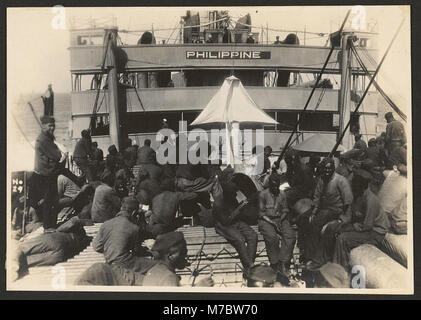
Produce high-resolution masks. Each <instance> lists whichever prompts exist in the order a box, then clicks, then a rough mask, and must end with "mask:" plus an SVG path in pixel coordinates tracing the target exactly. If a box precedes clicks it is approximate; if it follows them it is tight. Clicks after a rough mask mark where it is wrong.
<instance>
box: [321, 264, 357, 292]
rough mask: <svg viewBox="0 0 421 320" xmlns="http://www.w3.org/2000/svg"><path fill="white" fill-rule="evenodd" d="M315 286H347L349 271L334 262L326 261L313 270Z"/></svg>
mask: <svg viewBox="0 0 421 320" xmlns="http://www.w3.org/2000/svg"><path fill="white" fill-rule="evenodd" d="M314 280H315V282H314V287H315V288H349V287H350V286H351V277H350V276H349V273H348V272H347V271H346V270H345V269H344V268H343V267H342V266H341V265H338V264H336V263H330V262H328V263H326V264H324V265H323V266H322V267H321V268H320V269H318V270H317V271H316V272H315V275H314Z"/></svg>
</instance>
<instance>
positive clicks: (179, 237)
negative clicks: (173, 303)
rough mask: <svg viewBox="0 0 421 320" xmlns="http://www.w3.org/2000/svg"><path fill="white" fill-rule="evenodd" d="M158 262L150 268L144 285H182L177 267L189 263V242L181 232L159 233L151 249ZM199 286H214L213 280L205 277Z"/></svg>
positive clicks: (182, 266)
mask: <svg viewBox="0 0 421 320" xmlns="http://www.w3.org/2000/svg"><path fill="white" fill-rule="evenodd" d="M151 252H152V255H153V259H154V260H155V262H156V264H155V265H154V266H153V267H152V268H151V269H149V271H148V272H147V273H146V274H145V277H144V279H143V285H144V286H170V287H173V286H180V277H179V276H178V275H177V274H176V273H175V270H176V269H184V268H185V267H186V266H188V265H189V263H188V262H187V260H186V257H187V243H186V240H185V239H184V235H183V234H182V233H181V232H177V231H173V232H168V233H164V234H161V235H159V236H158V237H157V238H156V241H155V243H154V245H153V246H152V249H151ZM197 286H202V287H212V286H213V280H212V278H210V277H207V278H204V279H202V280H201V281H199V282H198V283H197Z"/></svg>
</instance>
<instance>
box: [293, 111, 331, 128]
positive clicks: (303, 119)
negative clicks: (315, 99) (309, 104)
mask: <svg viewBox="0 0 421 320" xmlns="http://www.w3.org/2000/svg"><path fill="white" fill-rule="evenodd" d="M299 129H300V130H301V131H337V127H335V126H334V121H333V113H321V112H318V113H314V112H307V113H301V114H300V128H299Z"/></svg>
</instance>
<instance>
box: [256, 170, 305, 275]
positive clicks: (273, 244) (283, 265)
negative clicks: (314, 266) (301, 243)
mask: <svg viewBox="0 0 421 320" xmlns="http://www.w3.org/2000/svg"><path fill="white" fill-rule="evenodd" d="M280 182H281V179H280V176H279V175H278V174H277V173H272V174H271V175H270V177H269V187H268V188H267V189H265V190H263V191H261V192H260V194H259V209H260V210H259V223H258V224H259V231H260V232H261V233H262V235H263V238H264V240H265V244H266V251H267V253H268V257H269V262H270V266H271V267H272V268H273V269H274V270H275V271H277V272H280V273H281V274H284V275H285V274H287V270H288V267H289V263H290V261H291V258H292V252H293V250H294V245H295V242H296V239H297V235H296V232H295V231H294V229H293V228H292V227H291V224H290V222H289V217H288V214H289V209H288V205H287V199H286V195H285V193H284V192H283V191H282V190H280V189H279V186H280ZM279 236H280V237H279ZM279 238H280V240H281V246H279Z"/></svg>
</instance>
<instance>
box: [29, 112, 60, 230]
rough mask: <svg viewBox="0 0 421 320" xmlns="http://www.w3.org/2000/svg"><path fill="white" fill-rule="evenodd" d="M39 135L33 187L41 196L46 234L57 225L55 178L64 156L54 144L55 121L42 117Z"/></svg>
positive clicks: (48, 117)
mask: <svg viewBox="0 0 421 320" xmlns="http://www.w3.org/2000/svg"><path fill="white" fill-rule="evenodd" d="M40 120H41V133H40V134H39V136H38V137H37V140H36V142H35V165H34V176H33V182H34V185H35V186H36V187H37V188H39V189H38V190H40V194H41V195H42V199H43V203H42V221H43V226H44V231H45V232H46V233H48V232H53V231H54V229H55V228H56V223H57V213H58V211H57V210H58V209H57V204H58V191H57V177H58V174H59V172H60V171H61V169H62V167H63V162H64V161H65V160H66V155H65V154H64V153H62V152H61V151H60V149H59V148H58V147H57V145H56V144H55V142H54V140H55V137H54V130H55V128H56V125H55V120H54V118H53V117H51V116H42V117H41V118H40Z"/></svg>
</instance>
